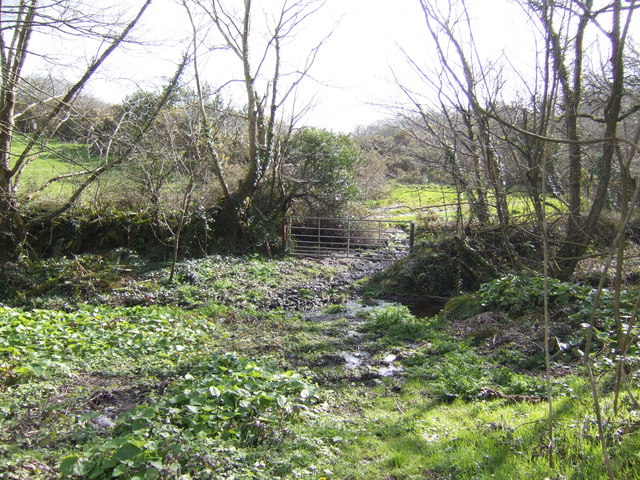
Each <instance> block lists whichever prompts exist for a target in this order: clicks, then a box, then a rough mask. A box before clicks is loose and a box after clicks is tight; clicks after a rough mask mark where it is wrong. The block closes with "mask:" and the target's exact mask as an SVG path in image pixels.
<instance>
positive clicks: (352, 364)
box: [338, 352, 368, 370]
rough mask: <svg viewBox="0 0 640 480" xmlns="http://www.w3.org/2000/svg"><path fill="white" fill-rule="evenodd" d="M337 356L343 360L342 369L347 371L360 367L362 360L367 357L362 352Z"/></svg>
mask: <svg viewBox="0 0 640 480" xmlns="http://www.w3.org/2000/svg"><path fill="white" fill-rule="evenodd" d="M338 356H340V357H342V358H344V362H345V365H344V368H346V369H348V370H355V369H356V368H359V367H361V366H362V364H363V362H364V360H365V359H366V357H367V356H368V355H366V354H365V353H363V352H356V353H349V352H340V353H338Z"/></svg>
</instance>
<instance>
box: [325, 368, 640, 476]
mask: <svg viewBox="0 0 640 480" xmlns="http://www.w3.org/2000/svg"><path fill="white" fill-rule="evenodd" d="M564 381H567V382H568V384H569V385H571V387H572V388H573V389H574V391H575V392H578V393H577V394H576V395H572V396H563V397H559V398H558V399H557V400H556V401H555V402H554V409H555V431H554V435H555V439H554V446H555V457H554V460H555V468H554V469H550V468H549V465H548V457H547V456H546V452H547V445H548V439H547V422H546V418H547V404H546V403H545V402H540V403H530V402H510V401H508V400H504V399H502V400H489V401H486V400H485V401H480V400H478V401H471V402H469V401H462V400H458V401H455V402H453V403H439V402H436V401H434V400H432V399H431V398H429V394H428V390H425V385H427V383H428V381H425V382H423V381H417V380H412V381H409V382H408V383H407V384H405V385H404V386H403V387H402V393H401V394H399V395H394V394H391V393H390V392H389V389H388V388H387V386H385V385H381V386H379V387H377V388H376V389H375V390H374V394H373V396H372V397H371V402H370V403H367V404H363V409H364V411H363V412H362V417H361V419H360V420H359V421H358V425H357V426H352V425H350V426H349V428H346V429H345V431H343V432H340V433H339V434H340V435H343V436H344V437H345V439H346V444H347V447H346V448H344V449H343V450H342V454H343V456H342V458H341V461H340V462H339V464H338V465H334V466H333V467H334V470H335V472H336V474H337V478H350V479H365V478H366V479H387V478H397V479H417V478H451V479H456V480H464V479H468V480H471V479H474V480H475V479H505V480H507V479H515V478H547V477H548V478H574V479H578V478H590V479H591V478H593V479H598V478H603V475H604V470H603V467H602V456H601V453H600V445H599V442H598V439H597V426H596V424H595V422H594V421H593V412H592V410H591V408H590V402H589V400H588V392H587V390H586V388H585V386H586V385H585V383H584V380H583V379H581V378H577V377H576V378H570V379H568V380H567V379H565V380H564ZM559 390H561V387H559ZM636 421H637V419H636ZM612 434H614V432H613V431H612ZM616 444H617V446H616V447H615V448H616V449H618V450H620V451H621V452H622V451H625V452H631V451H634V450H633V449H637V448H639V447H640V438H639V436H638V435H637V434H635V433H633V434H629V435H624V436H621V437H619V438H618V439H617V440H616ZM635 451H636V452H637V450H635ZM614 452H615V450H614ZM614 455H615V453H614ZM620 458H621V459H622V458H624V459H625V462H626V463H624V464H623V463H621V464H619V465H617V466H616V471H617V474H618V478H638V476H637V474H635V473H633V472H635V470H634V469H637V467H638V464H639V463H640V461H639V460H638V455H637V453H636V454H631V457H629V454H628V453H625V454H624V456H623V455H620ZM629 458H632V460H631V461H629ZM389 475H391V477H390V476H389ZM629 475H631V476H629ZM633 475H636V476H635V477H634V476H633Z"/></svg>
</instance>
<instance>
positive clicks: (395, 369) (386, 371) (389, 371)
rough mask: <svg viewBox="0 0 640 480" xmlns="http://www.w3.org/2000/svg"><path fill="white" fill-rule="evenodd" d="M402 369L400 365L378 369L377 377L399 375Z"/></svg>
mask: <svg viewBox="0 0 640 480" xmlns="http://www.w3.org/2000/svg"><path fill="white" fill-rule="evenodd" d="M403 371H404V368H402V365H393V364H392V365H387V366H386V367H380V368H379V369H378V375H380V376H381V377H393V376H395V375H397V374H399V373H402V372H403Z"/></svg>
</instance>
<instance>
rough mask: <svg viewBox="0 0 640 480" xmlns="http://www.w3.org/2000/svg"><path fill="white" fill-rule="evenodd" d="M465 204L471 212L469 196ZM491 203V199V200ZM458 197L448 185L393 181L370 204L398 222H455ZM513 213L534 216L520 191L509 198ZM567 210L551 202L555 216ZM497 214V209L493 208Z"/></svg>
mask: <svg viewBox="0 0 640 480" xmlns="http://www.w3.org/2000/svg"><path fill="white" fill-rule="evenodd" d="M461 201H462V203H463V205H462V211H463V213H465V214H466V213H468V210H469V209H468V206H467V205H464V202H465V201H466V200H465V196H464V195H462V198H461ZM488 201H489V203H490V204H491V202H492V199H491V196H490V198H489V200H488ZM457 203H458V197H457V194H456V190H455V188H453V187H451V186H448V185H437V184H428V185H401V184H398V183H395V182H391V184H390V188H389V191H388V193H387V195H385V196H384V197H383V198H379V199H375V200H370V201H368V202H366V205H367V206H368V207H369V208H371V209H374V210H376V211H378V212H379V214H380V216H384V217H385V218H393V219H394V220H407V221H412V220H416V219H418V218H419V217H420V216H423V217H428V218H435V219H439V220H444V221H452V220H454V219H455V217H456V214H457V207H456V204H457ZM507 204H508V209H509V213H510V214H511V215H512V216H514V217H520V216H523V217H528V216H530V215H532V214H533V204H532V202H531V199H530V198H529V197H528V196H527V195H525V194H523V193H518V192H513V193H509V194H508V196H507ZM564 210H566V209H565V207H564V206H563V204H562V202H560V201H559V200H557V199H550V200H549V205H548V213H549V214H554V213H557V212H562V211H564ZM490 211H491V212H492V213H494V214H495V207H490Z"/></svg>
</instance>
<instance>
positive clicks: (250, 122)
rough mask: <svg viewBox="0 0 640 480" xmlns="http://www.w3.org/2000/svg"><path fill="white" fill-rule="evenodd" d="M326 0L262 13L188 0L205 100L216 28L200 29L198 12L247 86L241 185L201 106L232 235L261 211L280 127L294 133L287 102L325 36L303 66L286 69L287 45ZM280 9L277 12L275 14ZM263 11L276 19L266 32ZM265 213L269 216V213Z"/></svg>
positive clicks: (291, 2)
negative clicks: (257, 26)
mask: <svg viewBox="0 0 640 480" xmlns="http://www.w3.org/2000/svg"><path fill="white" fill-rule="evenodd" d="M323 3H324V2H323V1H318V0H283V1H280V2H278V7H277V9H275V10H270V11H269V12H257V13H256V11H255V10H256V7H255V6H254V3H253V2H252V1H251V0H244V2H243V4H242V6H241V7H239V6H238V5H237V2H236V4H233V3H228V2H224V1H222V0H183V5H184V6H185V8H186V9H187V11H188V13H189V15H190V18H191V23H192V26H193V45H194V56H195V59H196V60H195V62H194V66H195V72H196V73H195V77H196V84H197V89H198V92H199V93H200V95H201V103H202V104H204V102H205V100H206V99H205V98H204V95H203V89H202V87H201V83H202V80H201V75H202V72H201V71H200V70H199V64H198V58H199V56H200V50H201V46H202V43H203V42H204V41H205V40H209V38H208V36H210V35H211V31H210V30H211V29H205V28H198V27H199V25H198V21H197V19H196V17H195V15H196V14H200V15H203V16H204V17H205V19H206V24H205V26H213V27H214V28H213V30H214V31H215V32H217V38H218V40H213V42H212V43H213V44H214V45H216V47H214V49H215V48H220V47H222V48H224V49H225V50H227V51H229V52H231V53H232V55H233V56H234V57H235V59H236V61H237V62H238V64H239V65H240V67H241V72H242V78H241V79H238V81H240V82H241V83H242V85H243V87H244V91H245V100H246V106H245V115H246V117H245V125H246V126H245V129H246V141H247V153H246V157H247V158H246V170H245V173H244V175H243V177H242V178H241V180H240V181H239V182H238V185H237V188H232V186H231V185H230V184H229V181H228V178H227V175H225V172H224V159H223V158H222V156H221V155H220V154H219V152H218V150H217V148H216V142H215V138H214V137H213V135H212V134H211V126H210V125H209V124H208V119H207V114H206V112H205V110H204V108H202V109H201V115H202V129H203V131H204V132H205V135H204V138H205V139H206V145H207V147H208V152H209V155H210V156H211V158H212V163H213V165H214V170H215V173H216V177H217V179H218V181H219V183H220V186H221V189H222V191H223V195H224V198H223V199H222V201H221V203H220V205H219V213H218V214H217V224H218V225H217V226H218V229H219V230H220V231H221V232H222V233H223V234H224V235H225V236H226V237H227V239H229V240H237V239H242V237H243V236H244V235H245V234H246V229H245V228H244V227H243V225H246V223H247V220H248V218H249V216H250V215H251V211H252V210H253V211H254V213H255V208H256V205H253V204H252V202H251V200H252V198H253V196H254V195H255V194H256V192H257V191H258V188H259V187H260V185H261V184H262V183H263V182H264V181H265V179H266V178H267V173H268V171H269V169H270V168H272V167H273V165H274V162H275V160H276V157H277V155H278V142H277V141H276V139H277V137H278V129H279V128H284V132H289V131H290V130H291V124H292V121H293V120H294V119H295V115H293V116H292V117H291V118H288V119H285V118H283V116H282V110H283V107H284V105H285V103H286V102H287V101H288V100H291V98H292V97H293V96H294V95H295V92H296V89H297V87H298V85H299V83H300V82H301V81H302V80H303V79H304V78H305V77H306V76H307V75H308V73H309V71H310V69H311V67H312V65H313V63H314V60H315V58H316V55H317V53H318V50H319V48H320V46H321V45H322V43H323V42H324V40H322V41H320V42H319V44H318V45H316V46H315V47H314V48H312V49H311V50H310V52H309V54H308V56H307V58H306V61H305V62H304V63H303V65H302V66H301V67H300V68H299V69H297V70H295V71H293V72H291V71H284V70H283V62H282V56H283V49H284V48H285V46H286V44H287V42H288V40H289V39H290V37H292V36H293V35H294V34H295V33H296V31H297V30H299V29H300V28H301V26H302V25H303V23H304V22H305V20H307V19H308V18H309V17H310V16H311V15H313V14H314V13H315V12H316V11H318V9H319V8H320V7H321V6H322V5H323ZM274 11H275V14H273V13H272V12H274ZM261 14H262V16H263V18H267V19H270V22H268V24H267V25H266V26H265V28H266V29H267V31H266V32H256V31H255V30H254V26H253V25H252V22H253V21H254V20H255V18H256V16H257V15H261ZM258 35H260V37H262V38H264V41H263V42H262V43H259V42H257V41H256V40H257V39H258ZM254 37H256V38H255V39H254ZM209 41H211V40H209ZM254 48H255V50H254ZM209 50H211V49H209ZM268 213H270V212H268ZM259 214H260V215H264V212H259Z"/></svg>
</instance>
